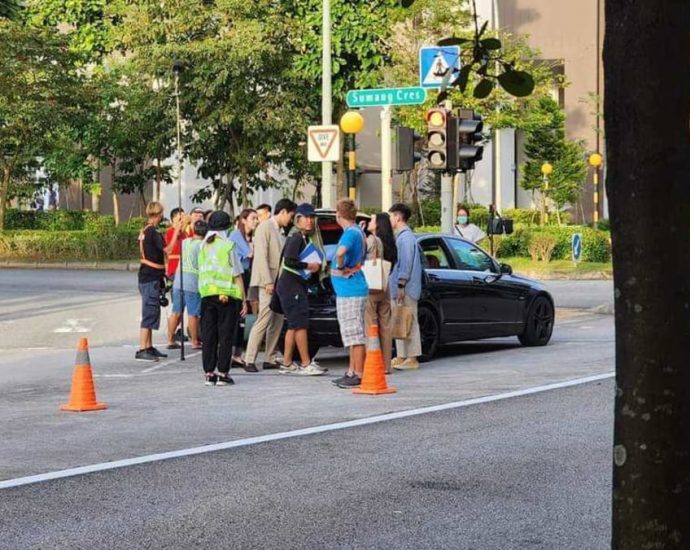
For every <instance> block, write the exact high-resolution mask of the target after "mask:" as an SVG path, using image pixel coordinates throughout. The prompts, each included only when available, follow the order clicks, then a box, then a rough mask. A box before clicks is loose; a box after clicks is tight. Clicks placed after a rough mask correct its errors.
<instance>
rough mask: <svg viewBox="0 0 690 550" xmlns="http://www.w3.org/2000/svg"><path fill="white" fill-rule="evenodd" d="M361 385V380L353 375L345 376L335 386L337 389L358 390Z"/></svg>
mask: <svg viewBox="0 0 690 550" xmlns="http://www.w3.org/2000/svg"><path fill="white" fill-rule="evenodd" d="M361 383H362V379H361V378H360V377H359V376H357V375H356V374H353V375H352V376H345V377H343V380H342V381H340V382H339V383H338V384H336V385H337V386H338V387H339V388H343V389H349V388H359V386H360V385H361Z"/></svg>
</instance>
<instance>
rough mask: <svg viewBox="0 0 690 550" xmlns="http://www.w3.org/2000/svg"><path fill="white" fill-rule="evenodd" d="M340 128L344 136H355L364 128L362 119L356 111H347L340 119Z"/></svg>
mask: <svg viewBox="0 0 690 550" xmlns="http://www.w3.org/2000/svg"><path fill="white" fill-rule="evenodd" d="M340 128H341V129H342V131H343V132H345V133H346V134H357V133H359V132H361V131H362V129H363V128H364V117H363V116H362V115H360V114H359V112H358V111H348V112H347V113H345V114H344V115H343V116H342V118H341V119H340Z"/></svg>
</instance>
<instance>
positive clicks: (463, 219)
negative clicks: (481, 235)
mask: <svg viewBox="0 0 690 550" xmlns="http://www.w3.org/2000/svg"><path fill="white" fill-rule="evenodd" d="M458 223H459V224H460V225H465V224H466V223H467V216H458Z"/></svg>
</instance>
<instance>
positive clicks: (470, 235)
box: [455, 223, 486, 243]
mask: <svg viewBox="0 0 690 550" xmlns="http://www.w3.org/2000/svg"><path fill="white" fill-rule="evenodd" d="M455 232H456V233H457V234H458V235H459V236H460V237H462V238H463V239H467V240H468V241H470V242H473V243H477V242H479V241H481V240H482V239H483V238H484V237H486V233H484V231H482V230H481V229H479V227H477V226H476V225H474V224H473V223H469V224H467V225H466V226H464V227H463V226H462V225H456V226H455Z"/></svg>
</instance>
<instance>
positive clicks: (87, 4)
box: [26, 0, 119, 63]
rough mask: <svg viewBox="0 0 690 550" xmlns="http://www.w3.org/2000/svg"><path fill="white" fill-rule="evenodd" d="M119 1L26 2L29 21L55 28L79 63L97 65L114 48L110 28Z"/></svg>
mask: <svg viewBox="0 0 690 550" xmlns="http://www.w3.org/2000/svg"><path fill="white" fill-rule="evenodd" d="M118 1H119V0H112V1H108V0H28V1H27V2H26V12H27V19H28V21H29V22H30V23H31V24H32V25H34V26H36V27H50V28H57V27H58V26H60V31H61V32H62V33H64V34H66V36H67V37H68V41H69V45H70V50H71V51H72V52H74V53H75V55H76V56H77V61H78V62H79V63H89V62H98V61H99V60H101V59H102V58H103V57H104V56H105V55H106V54H108V53H109V52H111V51H112V49H113V48H114V47H115V46H116V44H115V41H114V34H113V32H112V27H113V25H115V24H117V20H118V19H117V14H116V11H115V9H114V8H115V6H117V3H118Z"/></svg>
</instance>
